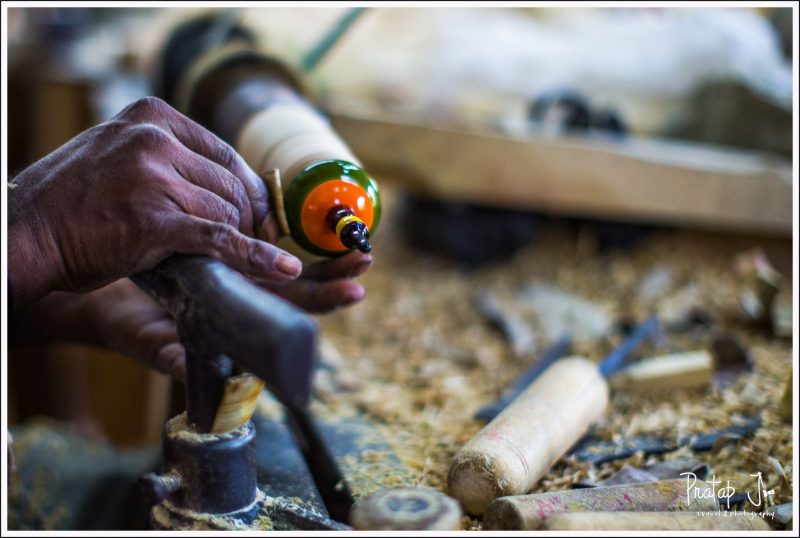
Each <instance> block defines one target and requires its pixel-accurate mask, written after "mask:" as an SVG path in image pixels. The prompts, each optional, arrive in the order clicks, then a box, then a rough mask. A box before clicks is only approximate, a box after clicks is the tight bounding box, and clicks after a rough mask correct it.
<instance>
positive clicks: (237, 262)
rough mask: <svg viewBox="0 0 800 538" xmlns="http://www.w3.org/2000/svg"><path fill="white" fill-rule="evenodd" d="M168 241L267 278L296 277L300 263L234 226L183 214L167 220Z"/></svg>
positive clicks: (180, 248) (176, 247) (178, 248)
mask: <svg viewBox="0 0 800 538" xmlns="http://www.w3.org/2000/svg"><path fill="white" fill-rule="evenodd" d="M167 227H168V228H169V231H168V232H167V233H168V235H169V239H168V244H171V245H172V248H173V249H174V250H175V251H176V252H180V253H183V254H203V255H206V256H211V257H213V258H216V259H218V260H220V261H222V262H224V263H226V264H228V265H230V266H231V267H232V268H233V269H236V270H237V271H240V272H242V273H247V274H249V275H253V276H255V277H258V278H264V279H268V280H289V279H293V278H296V277H297V276H298V275H299V274H300V271H301V270H302V268H303V264H302V263H301V262H300V260H298V259H297V258H296V257H294V256H292V255H291V254H289V253H288V252H285V251H284V250H282V249H280V248H278V247H276V246H275V245H272V244H270V243H267V242H266V241H260V240H258V239H253V238H251V237H247V236H246V235H244V234H242V233H240V232H239V231H238V230H236V228H234V227H233V226H230V225H227V224H222V223H220V222H215V221H210V220H205V219H202V218H198V217H194V216H191V215H184V216H181V217H180V218H178V219H175V221H174V222H171V223H169V224H167Z"/></svg>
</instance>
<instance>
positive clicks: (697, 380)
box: [609, 351, 714, 391]
mask: <svg viewBox="0 0 800 538" xmlns="http://www.w3.org/2000/svg"><path fill="white" fill-rule="evenodd" d="M713 373H714V359H713V357H712V356H711V354H710V353H709V352H708V351H692V352H688V353H676V354H673V355H662V356H659V357H651V358H647V359H642V360H641V361H639V362H637V363H634V364H632V365H630V366H628V367H627V368H625V369H624V370H622V371H620V372H619V373H618V374H617V375H615V376H613V377H612V378H611V379H610V380H609V381H610V382H611V386H612V388H615V389H617V388H623V389H625V390H630V391H653V390H663V389H672V388H689V387H707V386H709V385H710V384H711V378H712V375H713Z"/></svg>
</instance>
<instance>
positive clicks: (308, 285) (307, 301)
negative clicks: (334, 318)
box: [261, 279, 364, 314]
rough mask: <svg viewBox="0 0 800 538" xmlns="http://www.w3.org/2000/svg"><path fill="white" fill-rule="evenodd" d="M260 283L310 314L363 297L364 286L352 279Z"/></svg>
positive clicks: (331, 308)
mask: <svg viewBox="0 0 800 538" xmlns="http://www.w3.org/2000/svg"><path fill="white" fill-rule="evenodd" d="M261 285H262V286H263V287H265V288H267V289H268V290H270V291H271V292H273V293H275V294H276V295H279V296H281V297H283V298H284V299H286V300H288V301H290V302H292V303H294V304H295V305H297V306H299V307H300V308H302V309H304V310H306V311H307V312H310V313H312V314H324V313H327V312H330V311H332V310H335V309H337V308H342V307H345V306H349V305H352V304H354V303H357V302H359V301H361V300H362V299H363V298H364V287H363V286H362V285H361V284H359V283H358V282H355V281H352V280H344V279H339V280H330V281H327V282H317V281H314V280H296V281H294V282H279V283H275V282H270V283H262V284H261Z"/></svg>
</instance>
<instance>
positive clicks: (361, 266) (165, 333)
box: [85, 252, 372, 381]
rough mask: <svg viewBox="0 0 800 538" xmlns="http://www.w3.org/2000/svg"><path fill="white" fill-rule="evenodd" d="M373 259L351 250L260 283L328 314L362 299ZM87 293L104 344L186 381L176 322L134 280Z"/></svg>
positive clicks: (310, 309)
mask: <svg viewBox="0 0 800 538" xmlns="http://www.w3.org/2000/svg"><path fill="white" fill-rule="evenodd" d="M371 264H372V257H371V256H370V255H368V254H362V253H360V252H351V253H349V254H347V255H345V256H342V257H340V258H335V259H331V260H324V261H321V262H317V263H315V264H312V265H310V266H308V267H307V268H306V269H305V270H304V271H303V272H302V274H301V275H300V277H299V278H298V279H297V280H294V281H290V282H274V281H264V280H260V281H257V282H258V284H259V285H261V286H262V287H264V288H266V289H268V290H270V291H271V292H273V293H275V294H277V295H279V296H281V297H283V298H285V299H286V300H288V301H290V302H292V303H293V304H295V305H296V306H298V307H300V308H302V309H304V310H306V311H307V312H309V313H326V312H330V311H332V310H335V309H337V308H340V307H344V306H349V305H351V304H354V303H357V302H358V301H360V300H361V299H363V297H364V288H363V287H362V286H361V284H359V283H358V282H356V281H355V280H353V279H354V278H355V277H358V276H361V275H362V274H364V273H365V272H366V271H367V270H368V269H369V267H370V265H371ZM86 298H87V305H86V307H85V312H86V314H87V321H88V322H89V323H91V324H92V326H93V327H94V330H93V333H94V334H95V335H96V338H97V339H98V340H99V341H98V343H99V344H100V345H103V346H104V347H108V348H110V349H113V350H115V351H118V352H120V353H123V354H124V355H127V356H129V357H132V358H135V359H138V360H140V361H142V362H144V363H145V364H147V365H149V366H151V367H153V368H155V369H157V370H159V371H161V372H164V373H168V374H171V375H173V376H175V377H177V378H178V379H180V380H182V381H185V379H186V357H185V351H184V349H183V346H182V345H181V344H180V343H179V341H178V333H177V329H176V327H175V322H174V321H173V320H172V318H170V316H169V314H167V313H166V312H165V311H164V310H163V309H162V308H161V306H159V305H158V304H157V303H156V302H155V301H153V300H152V299H151V298H150V297H149V296H148V295H147V294H146V293H144V292H143V291H141V290H140V289H139V288H138V287H136V285H135V284H133V282H131V281H130V280H128V279H123V280H119V281H117V282H114V283H113V284H111V285H109V286H106V287H104V288H101V289H99V290H96V291H94V292H92V293H90V294H88V295H87V296H86Z"/></svg>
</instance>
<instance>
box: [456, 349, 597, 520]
mask: <svg viewBox="0 0 800 538" xmlns="http://www.w3.org/2000/svg"><path fill="white" fill-rule="evenodd" d="M607 405H608V385H607V383H606V381H605V379H604V378H603V377H602V376H601V375H600V372H599V371H598V369H597V365H596V364H595V363H593V362H592V361H590V360H588V359H583V358H580V357H570V358H565V359H562V360H560V361H558V362H557V363H555V364H554V365H553V366H551V367H550V368H548V369H547V370H546V371H545V372H544V373H543V374H542V375H541V376H540V377H539V379H537V380H536V381H535V382H534V383H533V384H531V386H529V387H528V388H527V389H526V390H525V391H524V392H523V393H522V394H520V395H519V397H517V399H516V400H514V402H512V404H511V405H510V406H509V407H508V408H506V410H505V411H503V412H502V413H500V414H499V415H498V416H497V417H496V418H495V419H494V420H492V421H491V422H490V423H489V424H487V425H486V426H485V427H484V428H483V429H482V430H481V431H480V432H478V434H477V435H476V436H475V437H473V438H472V439H471V440H470V441H469V442H468V443H467V444H466V445H464V447H462V448H461V450H459V451H458V453H457V454H456V456H455V459H454V461H453V464H452V466H451V467H450V473H449V475H448V488H449V492H450V494H451V495H453V496H454V497H456V498H457V499H458V500H459V501H461V504H462V505H463V506H464V509H465V510H466V511H467V512H469V513H470V514H482V513H483V511H484V510H485V509H486V506H487V505H488V504H489V503H490V502H491V501H493V500H494V499H496V498H497V497H502V496H506V495H520V494H523V493H526V492H528V491H529V490H530V489H531V488H532V487H533V486H534V485H535V484H536V482H538V481H539V479H540V478H541V477H542V476H543V475H544V474H545V473H546V472H547V471H548V470H549V469H550V467H551V466H552V465H553V464H554V463H555V462H556V461H557V460H558V459H559V458H560V457H561V456H562V455H563V454H564V453H565V452H566V451H567V450H569V448H570V447H571V446H572V445H573V444H575V442H576V441H577V440H578V439H580V437H581V436H582V435H583V434H584V433H585V432H586V430H587V429H588V427H589V425H590V424H591V423H592V422H594V421H596V420H597V419H598V418H600V416H602V415H603V413H604V412H605V409H606V406H607Z"/></svg>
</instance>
